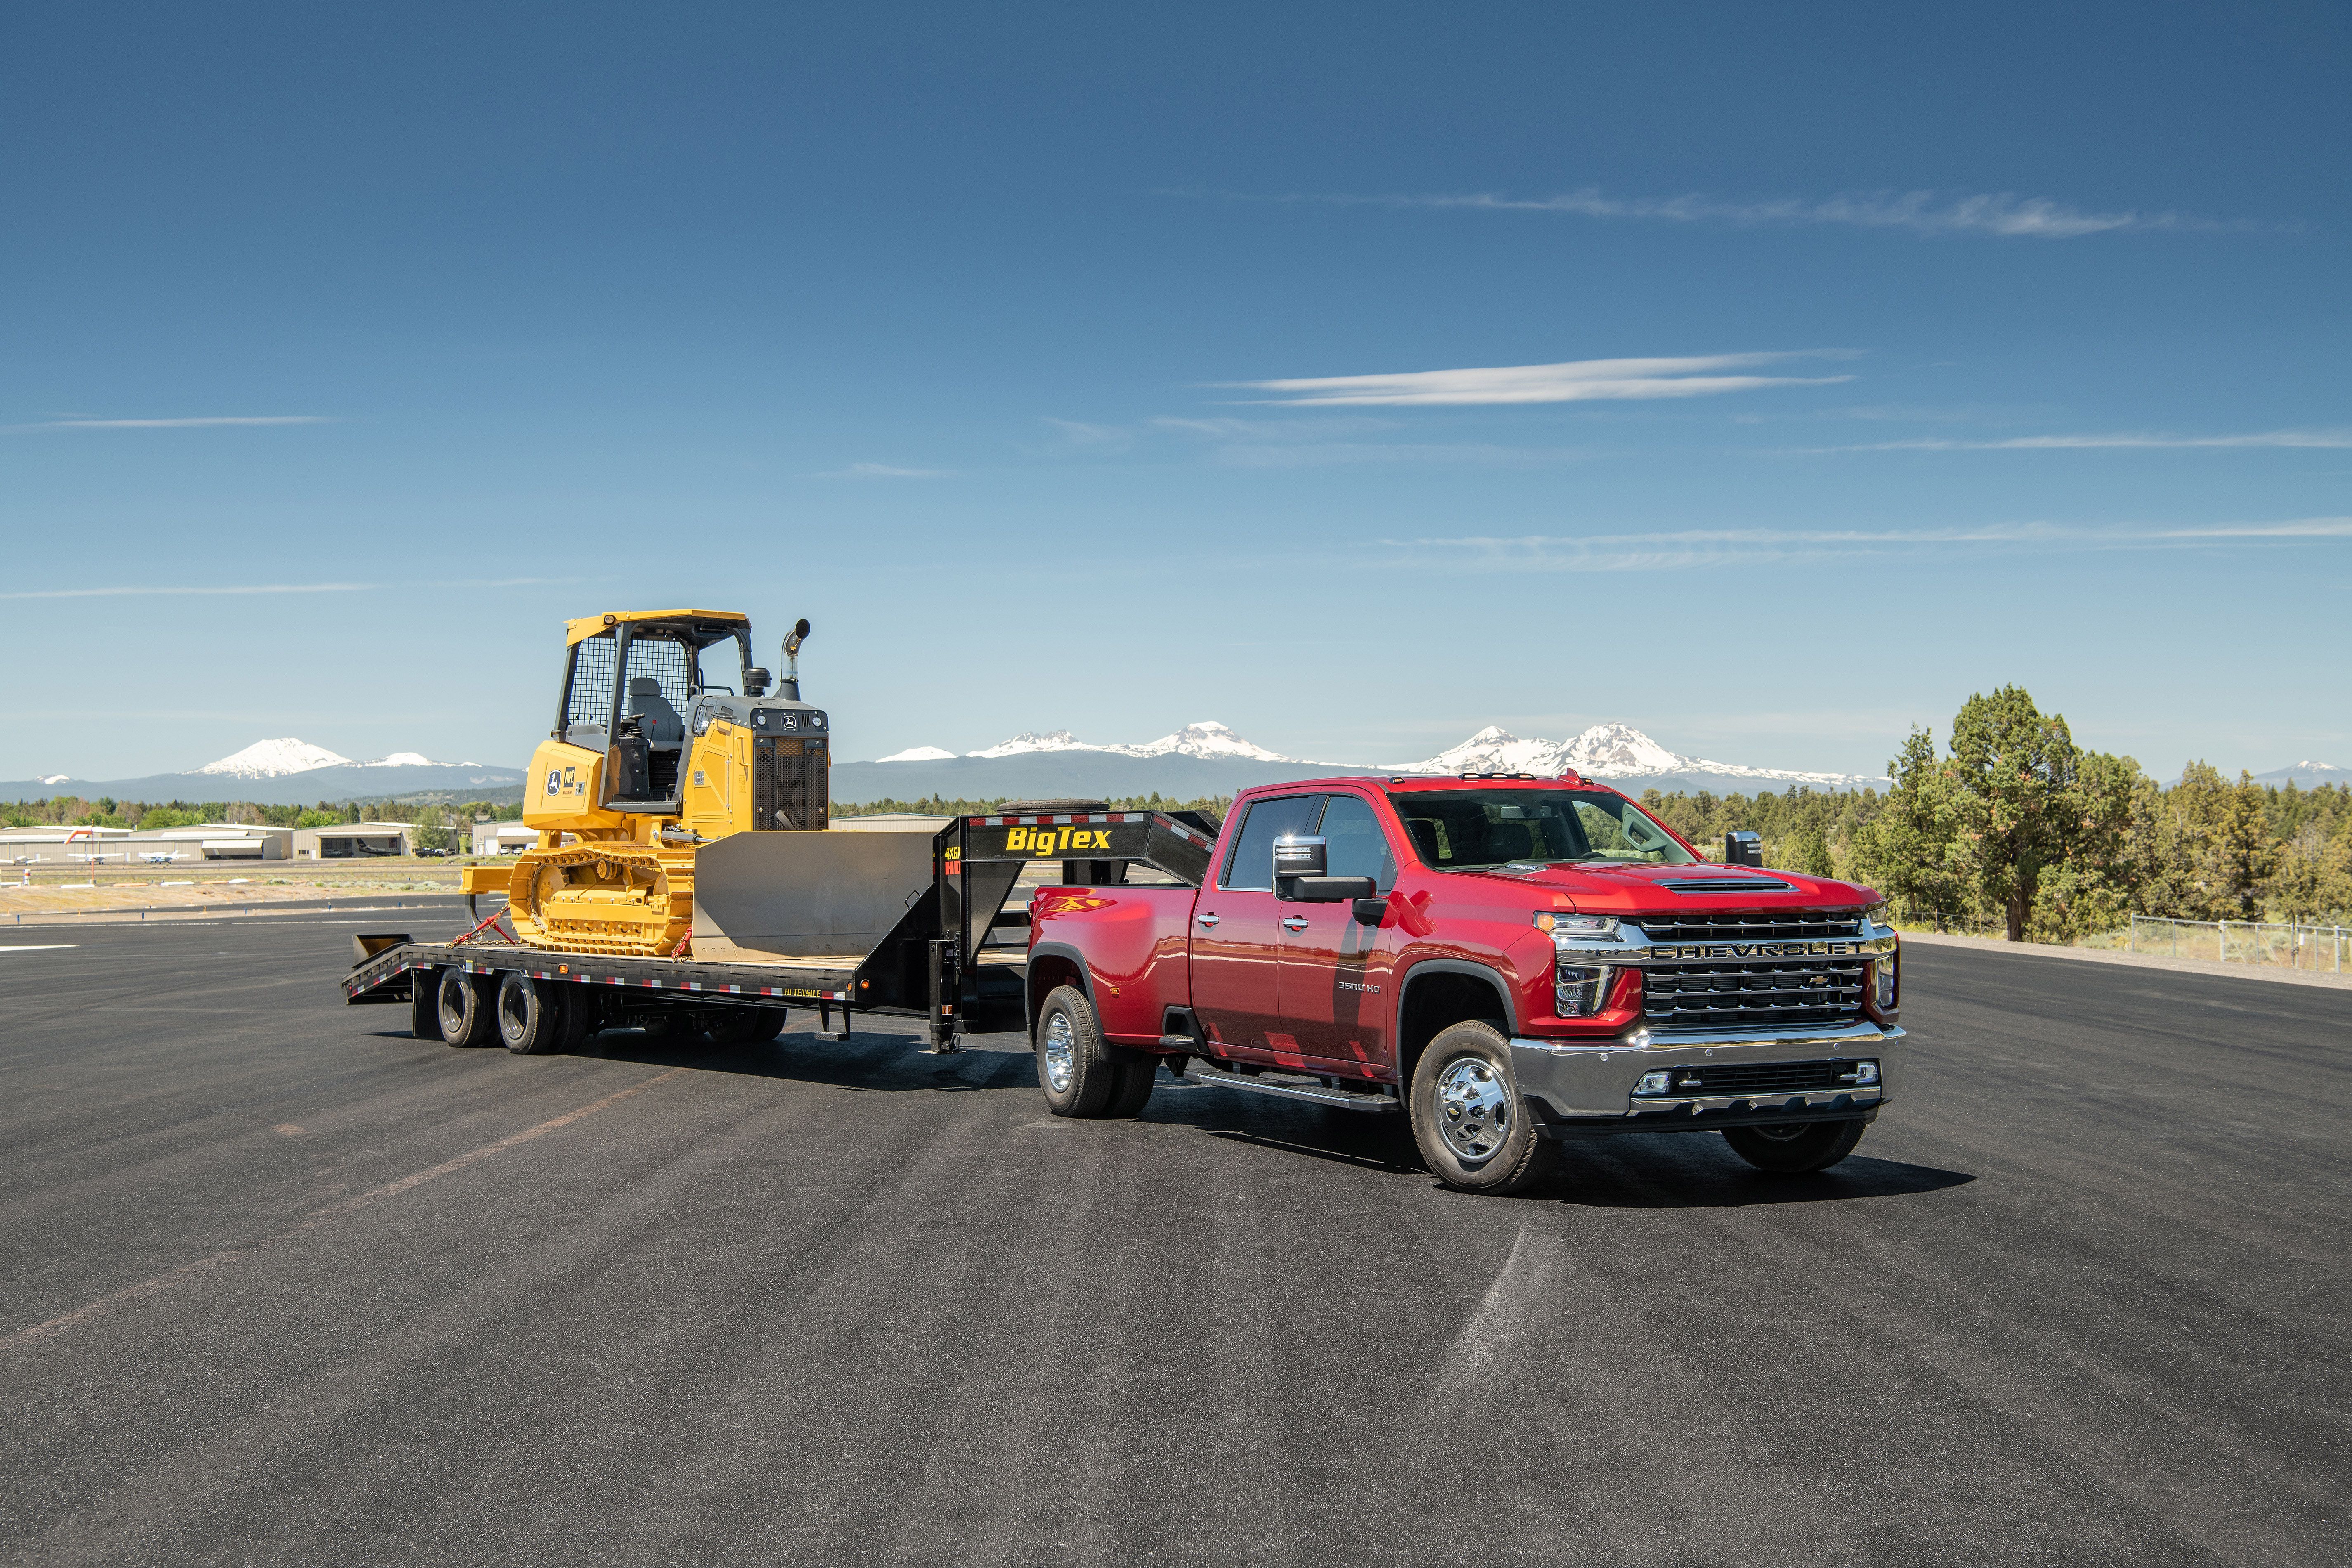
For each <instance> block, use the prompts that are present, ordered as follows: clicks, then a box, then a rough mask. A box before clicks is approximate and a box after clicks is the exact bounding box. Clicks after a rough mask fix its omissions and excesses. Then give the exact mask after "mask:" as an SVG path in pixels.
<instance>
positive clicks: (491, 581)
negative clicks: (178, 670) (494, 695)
mask: <svg viewBox="0 0 2352 1568" xmlns="http://www.w3.org/2000/svg"><path fill="white" fill-rule="evenodd" d="M592 580H593V579H590V578H586V577H436V578H434V579H432V580H431V581H430V582H406V583H239V584H222V585H219V586H210V587H206V586H190V585H186V584H168V585H149V584H114V585H111V586H108V587H102V588H39V589H33V590H29V591H26V592H23V593H13V594H0V599H141V598H177V597H192V598H237V597H241V596H244V595H259V594H373V593H376V592H379V591H381V590H383V589H387V588H540V587H549V586H559V585H562V584H572V583H586V582H590V581H592Z"/></svg>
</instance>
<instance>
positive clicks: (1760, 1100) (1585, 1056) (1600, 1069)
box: [1511, 1023, 1905, 1131]
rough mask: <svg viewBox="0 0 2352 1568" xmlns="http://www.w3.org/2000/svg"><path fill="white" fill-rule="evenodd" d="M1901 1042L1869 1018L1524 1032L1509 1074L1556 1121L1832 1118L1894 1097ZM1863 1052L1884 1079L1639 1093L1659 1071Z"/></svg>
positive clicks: (1665, 1123) (1660, 1124)
mask: <svg viewBox="0 0 2352 1568" xmlns="http://www.w3.org/2000/svg"><path fill="white" fill-rule="evenodd" d="M1903 1041H1904V1036H1903V1031H1902V1030H1901V1029H1898V1028H1896V1027H1895V1026H1894V1025H1892V1024H1872V1023H1859V1024H1844V1025H1840V1026H1835V1027H1832V1028H1826V1029H1808V1030H1800V1031H1797V1032H1794V1033H1790V1032H1785V1031H1774V1030H1769V1029H1754V1030H1731V1031H1726V1032H1723V1033H1710V1034H1706V1035H1661V1034H1653V1033H1652V1032H1651V1031H1649V1030H1648V1029H1639V1028H1637V1029H1633V1030H1630V1031H1628V1032H1627V1033H1625V1034H1623V1035H1620V1036H1617V1037H1613V1038H1611V1039H1605V1040H1592V1039H1582V1040H1533V1039H1528V1038H1527V1037H1524V1036H1522V1037H1519V1038H1517V1039H1514V1040H1513V1041H1512V1042H1511V1070H1512V1072H1513V1073H1514V1074H1515V1075H1516V1076H1517V1079H1518V1084H1519V1093H1520V1094H1522V1095H1524V1096H1526V1097H1527V1098H1528V1099H1529V1100H1534V1101H1536V1102H1538V1114H1539V1115H1547V1116H1548V1118H1549V1120H1554V1121H1559V1120H1581V1119H1591V1118H1596V1117H1606V1118H1612V1119H1614V1120H1615V1121H1618V1122H1619V1123H1621V1124H1622V1131H1636V1130H1640V1131H1648V1130H1650V1129H1651V1128H1652V1127H1654V1128H1655V1130H1656V1131H1671V1130H1673V1129H1674V1128H1675V1126H1676V1125H1678V1124H1679V1125H1689V1124H1691V1123H1692V1122H1693V1120H1694V1119H1695V1118H1701V1117H1704V1118H1706V1121H1701V1122H1699V1123H1698V1125H1707V1126H1719V1125H1722V1124H1723V1121H1722V1120H1721V1119H1724V1118H1734V1117H1737V1118H1746V1117H1749V1116H1765V1115H1769V1114H1770V1113H1773V1112H1782V1111H1785V1112H1789V1113H1791V1114H1793V1115H1797V1116H1804V1117H1812V1116H1824V1117H1825V1116H1827V1115H1830V1114H1832V1113H1834V1112H1837V1111H1841V1110H1843V1111H1851V1112H1854V1113H1857V1114H1858V1113H1864V1112H1875V1111H1876V1110H1877V1109H1878V1108H1879V1107H1880V1106H1882V1105H1884V1104H1885V1103H1886V1102H1887V1101H1888V1100H1892V1099H1894V1098H1895V1089H1896V1088H1897V1087H1898V1086H1899V1084H1900V1082H1901V1079H1902V1076H1903V1063H1904V1055H1905V1049H1904V1043H1903ZM1864 1057H1867V1058H1873V1059H1874V1060H1876V1062H1877V1063H1878V1078H1879V1081H1878V1082H1877V1083H1876V1084H1875V1085H1873V1086H1871V1087H1869V1088H1845V1089H1811V1090H1807V1091H1805V1092H1802V1093H1787V1094H1780V1093H1763V1094H1718V1095H1705V1096H1700V1095H1684V1096H1675V1095H1656V1096H1651V1095H1644V1096H1643V1097H1642V1098H1641V1099H1639V1100H1636V1099H1634V1098H1633V1088H1634V1086H1635V1085H1636V1084H1638V1083H1640V1082H1641V1081H1642V1075H1643V1073H1647V1072H1654V1071H1656V1070H1657V1069H1658V1068H1678V1067H1691V1066H1694V1065H1696V1064H1698V1063H1701V1062H1706V1063H1711V1064H1717V1065H1727V1066H1734V1065H1743V1064H1749V1063H1766V1062H1811V1061H1823V1060H1832V1059H1837V1060H1853V1059H1854V1058H1864Z"/></svg>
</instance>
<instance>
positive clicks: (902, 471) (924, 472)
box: [816, 463, 950, 479]
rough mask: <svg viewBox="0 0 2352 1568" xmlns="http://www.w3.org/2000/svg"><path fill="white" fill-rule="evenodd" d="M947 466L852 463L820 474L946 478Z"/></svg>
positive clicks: (857, 477)
mask: <svg viewBox="0 0 2352 1568" xmlns="http://www.w3.org/2000/svg"><path fill="white" fill-rule="evenodd" d="M949 471H950V470H948V469H946V468H896V467H894V466H892V465H891V464H888V463H852V464H850V465H849V467H847V468H828V469H826V470H825V471H824V472H823V473H821V474H818V475H817V476H816V478H818V479H945V478H946V477H947V476H948V473H949Z"/></svg>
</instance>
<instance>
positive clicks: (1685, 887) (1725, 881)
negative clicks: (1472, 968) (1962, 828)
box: [1509, 865, 1877, 914]
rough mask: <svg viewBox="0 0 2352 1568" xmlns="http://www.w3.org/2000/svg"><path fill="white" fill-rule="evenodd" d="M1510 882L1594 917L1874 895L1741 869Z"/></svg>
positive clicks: (1605, 869)
mask: <svg viewBox="0 0 2352 1568" xmlns="http://www.w3.org/2000/svg"><path fill="white" fill-rule="evenodd" d="M1509 880H1511V881H1514V882H1519V883H1523V884H1525V885H1527V886H1528V887H1530V888H1539V889H1545V890H1546V891H1549V892H1553V893H1566V894H1567V895H1568V896H1569V897H1570V899H1571V900H1574V901H1575V904H1576V907H1577V908H1578V909H1579V910H1585V911H1588V912H1590V913H1594V914H1630V913H1633V912H1635V911H1638V910H1664V909H1675V910H1683V909H1687V910H1729V909H1747V910H1759V909H1762V910H1769V909H1820V908H1823V907H1825V906H1826V907H1842V908H1849V909H1850V908H1853V907H1855V906H1857V905H1862V904H1867V903H1872V902H1874V901H1875V900H1876V898H1877V895H1876V894H1874V893H1873V892H1872V891H1871V890H1870V889H1866V888H1861V887H1857V886H1855V885H1854V884H1853V883H1852V882H1838V881H1832V880H1831V879H1829V878H1827V877H1808V876H1805V875H1804V874H1803V873H1801V872H1798V871H1759V870H1755V869H1752V868H1748V867H1744V866H1717V865H1697V866H1552V867H1547V868H1544V869H1543V870H1541V871H1533V872H1528V873H1527V874H1525V875H1521V876H1515V877H1511V878H1510V879H1509Z"/></svg>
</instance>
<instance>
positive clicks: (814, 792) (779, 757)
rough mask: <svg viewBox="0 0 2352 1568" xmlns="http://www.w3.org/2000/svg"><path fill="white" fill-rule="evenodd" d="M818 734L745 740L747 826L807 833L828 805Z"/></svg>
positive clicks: (828, 791)
mask: <svg viewBox="0 0 2352 1568" xmlns="http://www.w3.org/2000/svg"><path fill="white" fill-rule="evenodd" d="M826 763H827V759H826V757H825V752H824V739H823V738H822V737H820V736H799V735H761V737H759V739H757V740H755V741H753V742H751V826H753V827H754V828H761V827H767V828H785V829H793V830H798V831H802V832H807V831H811V830H814V829H815V828H819V827H823V826H824V825H825V814H826V813H827V811H828V810H830V808H831V805H832V794H831V787H830V786H831V783H832V781H831V779H830V778H829V776H828V775H827V773H826Z"/></svg>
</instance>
